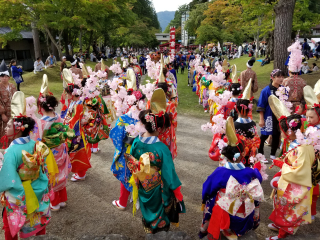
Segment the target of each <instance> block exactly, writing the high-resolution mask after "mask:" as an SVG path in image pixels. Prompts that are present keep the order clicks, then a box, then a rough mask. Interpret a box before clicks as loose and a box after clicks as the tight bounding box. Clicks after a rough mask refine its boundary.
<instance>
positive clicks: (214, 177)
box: [202, 167, 223, 202]
mask: <svg viewBox="0 0 320 240" xmlns="http://www.w3.org/2000/svg"><path fill="white" fill-rule="evenodd" d="M222 176H223V173H222V168H221V167H218V168H217V169H216V170H214V172H213V173H212V174H211V175H210V176H209V177H208V178H207V180H206V181H205V182H204V183H203V186H202V201H203V202H206V201H207V200H208V199H210V198H215V197H216V195H217V193H218V191H219V189H221V188H222V184H221V182H222Z"/></svg>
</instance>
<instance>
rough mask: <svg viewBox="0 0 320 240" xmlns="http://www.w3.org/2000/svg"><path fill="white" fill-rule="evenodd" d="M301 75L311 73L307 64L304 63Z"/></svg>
mask: <svg viewBox="0 0 320 240" xmlns="http://www.w3.org/2000/svg"><path fill="white" fill-rule="evenodd" d="M301 72H302V74H307V73H311V71H310V67H309V66H308V62H304V63H303V66H302V67H301Z"/></svg>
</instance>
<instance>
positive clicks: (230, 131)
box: [226, 117, 239, 147]
mask: <svg viewBox="0 0 320 240" xmlns="http://www.w3.org/2000/svg"><path fill="white" fill-rule="evenodd" d="M226 136H227V139H228V145H230V146H232V147H236V146H238V143H239V140H238V137H237V134H236V129H235V127H234V122H233V118H232V117H228V118H227V121H226Z"/></svg>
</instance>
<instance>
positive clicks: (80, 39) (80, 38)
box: [79, 28, 82, 49]
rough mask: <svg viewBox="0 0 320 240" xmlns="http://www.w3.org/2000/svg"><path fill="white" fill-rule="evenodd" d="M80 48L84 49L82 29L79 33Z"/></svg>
mask: <svg viewBox="0 0 320 240" xmlns="http://www.w3.org/2000/svg"><path fill="white" fill-rule="evenodd" d="M79 48H80V49H82V28H80V33H79Z"/></svg>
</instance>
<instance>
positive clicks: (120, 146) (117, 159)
mask: <svg viewBox="0 0 320 240" xmlns="http://www.w3.org/2000/svg"><path fill="white" fill-rule="evenodd" d="M136 122H138V120H136V119H134V118H132V114H131V112H130V111H129V112H128V113H127V114H125V115H122V116H121V117H119V118H118V120H117V122H116V124H115V126H114V128H112V129H111V131H110V138H111V139H112V142H113V145H114V146H115V148H116V151H115V153H114V156H113V162H112V164H111V169H110V170H111V172H112V173H113V175H114V176H115V177H116V178H117V179H118V180H119V181H120V182H121V183H122V184H123V185H124V186H125V188H126V189H127V190H128V191H129V192H131V191H132V186H131V184H130V183H129V180H130V178H131V172H130V170H129V169H128V168H127V166H126V162H125V158H124V153H130V148H131V144H132V143H131V144H130V140H131V141H132V139H130V138H131V137H130V136H129V135H128V134H127V132H126V128H125V126H129V125H130V124H135V123H136Z"/></svg>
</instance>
